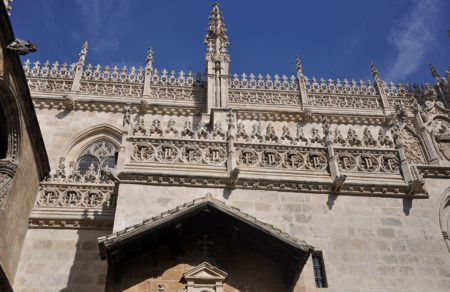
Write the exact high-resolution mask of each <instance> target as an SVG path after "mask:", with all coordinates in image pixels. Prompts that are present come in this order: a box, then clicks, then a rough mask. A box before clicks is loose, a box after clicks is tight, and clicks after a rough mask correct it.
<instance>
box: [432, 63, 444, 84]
mask: <svg viewBox="0 0 450 292" xmlns="http://www.w3.org/2000/svg"><path fill="white" fill-rule="evenodd" d="M430 70H431V76H433V78H434V79H435V80H440V79H441V75H439V73H438V71H437V70H436V67H434V66H433V64H430Z"/></svg>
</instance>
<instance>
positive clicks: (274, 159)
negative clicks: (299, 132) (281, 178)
mask: <svg viewBox="0 0 450 292" xmlns="http://www.w3.org/2000/svg"><path fill="white" fill-rule="evenodd" d="M280 163H281V156H280V154H279V153H278V152H277V151H276V150H271V149H269V150H265V151H264V152H263V153H262V157H261V165H263V166H266V167H277V166H279V165H280Z"/></svg>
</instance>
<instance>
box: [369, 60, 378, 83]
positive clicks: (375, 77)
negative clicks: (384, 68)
mask: <svg viewBox="0 0 450 292" xmlns="http://www.w3.org/2000/svg"><path fill="white" fill-rule="evenodd" d="M370 71H371V72H372V76H373V79H374V80H375V81H379V80H380V73H378V70H377V67H375V64H374V63H373V62H370Z"/></svg>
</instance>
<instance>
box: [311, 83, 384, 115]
mask: <svg viewBox="0 0 450 292" xmlns="http://www.w3.org/2000/svg"><path fill="white" fill-rule="evenodd" d="M305 84H306V85H305V86H306V92H307V95H308V104H309V105H312V106H318V107H334V108H360V109H380V108H381V104H380V97H379V95H378V93H377V90H376V89H375V85H374V83H373V82H371V81H367V82H366V81H362V80H360V81H358V82H357V81H355V80H352V81H348V80H347V79H344V80H343V81H341V80H339V79H337V80H336V81H334V80H331V79H328V80H324V79H320V80H317V79H316V78H315V77H313V78H312V79H307V78H306V82H305Z"/></svg>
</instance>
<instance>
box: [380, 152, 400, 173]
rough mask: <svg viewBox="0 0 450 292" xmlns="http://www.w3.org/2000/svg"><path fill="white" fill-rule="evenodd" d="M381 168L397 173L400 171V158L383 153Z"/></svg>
mask: <svg viewBox="0 0 450 292" xmlns="http://www.w3.org/2000/svg"><path fill="white" fill-rule="evenodd" d="M381 169H382V170H383V171H385V172H391V173H398V172H399V171H400V160H399V159H398V158H397V157H395V156H393V155H384V156H383V157H382V158H381Z"/></svg>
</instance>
